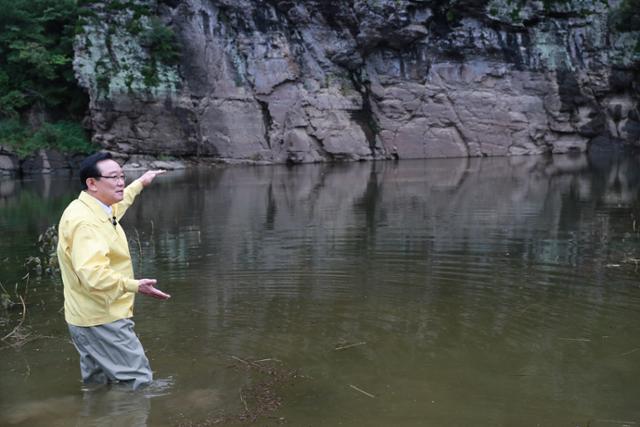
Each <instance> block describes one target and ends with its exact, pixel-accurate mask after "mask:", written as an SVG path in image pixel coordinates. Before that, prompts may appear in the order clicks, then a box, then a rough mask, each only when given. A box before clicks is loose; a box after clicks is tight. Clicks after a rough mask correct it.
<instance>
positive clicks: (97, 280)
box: [57, 153, 169, 389]
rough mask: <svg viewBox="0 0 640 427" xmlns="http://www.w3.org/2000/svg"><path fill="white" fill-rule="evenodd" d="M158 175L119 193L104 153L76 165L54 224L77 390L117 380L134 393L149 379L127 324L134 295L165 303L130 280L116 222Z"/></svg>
mask: <svg viewBox="0 0 640 427" xmlns="http://www.w3.org/2000/svg"><path fill="white" fill-rule="evenodd" d="M163 172H164V171H160V170H154V171H147V172H146V173H145V174H144V175H142V176H141V177H140V178H138V179H136V180H135V181H133V182H132V183H131V184H129V185H128V186H127V187H126V188H125V183H124V181H125V176H124V174H123V172H122V168H121V167H120V165H119V164H118V163H117V162H116V161H115V160H113V159H112V158H111V154H110V153H95V154H93V155H91V156H89V157H87V158H86V159H85V160H84V161H83V162H82V163H81V164H80V181H81V183H82V186H83V191H82V192H81V193H80V195H79V196H78V198H77V199H75V200H74V201H72V202H71V203H70V204H69V206H67V208H66V209H65V211H64V213H63V214H62V217H61V218H60V225H59V227H58V248H57V253H58V260H59V263H60V272H61V274H62V282H63V283H64V315H65V320H66V321H67V324H68V326H69V333H70V334H71V339H72V341H73V344H74V345H75V347H76V349H77V350H78V353H79V354H80V371H81V374H82V380H83V382H84V383H85V384H92V383H93V384H95V383H97V384H105V383H110V382H121V383H127V384H130V385H131V386H132V387H133V388H134V389H136V388H138V387H140V386H141V385H144V384H148V383H150V382H151V380H152V379H153V376H152V373H151V368H150V367H149V360H148V359H147V357H146V356H145V354H144V349H143V348H142V344H140V341H139V340H138V337H137V336H136V334H135V332H134V330H133V326H134V323H133V321H132V320H131V317H132V316H133V301H134V295H135V294H136V293H141V294H143V295H147V296H150V297H153V298H157V299H161V300H165V299H167V298H169V295H168V294H165V293H164V292H162V291H160V290H159V289H156V288H155V287H154V285H155V284H156V280H154V279H139V280H136V279H134V276H133V266H132V264H131V255H130V253H129V245H128V243H127V237H126V236H125V233H124V230H123V229H122V227H121V226H120V224H119V221H120V219H121V218H122V216H123V215H124V213H125V212H126V210H127V208H128V207H129V206H131V204H132V203H133V201H134V199H135V198H136V196H137V195H138V194H140V192H141V191H142V189H143V187H146V186H148V185H149V184H151V182H152V181H153V180H154V178H155V177H156V176H157V175H159V174H161V173H163Z"/></svg>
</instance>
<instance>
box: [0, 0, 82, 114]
mask: <svg viewBox="0 0 640 427" xmlns="http://www.w3.org/2000/svg"><path fill="white" fill-rule="evenodd" d="M76 20H77V8H76V3H75V1H74V0H0V114H1V115H2V116H4V117H17V116H19V113H20V112H22V111H24V110H25V109H27V108H29V107H30V106H32V105H34V104H35V103H40V104H42V105H43V106H45V107H48V108H51V109H56V110H60V109H63V110H66V112H67V113H69V114H71V115H77V116H82V115H83V114H84V111H85V109H86V96H85V95H84V94H83V93H82V91H81V90H80V89H79V88H78V86H77V84H76V82H75V78H74V75H73V69H72V67H71V62H72V60H73V38H74V35H75V23H76Z"/></svg>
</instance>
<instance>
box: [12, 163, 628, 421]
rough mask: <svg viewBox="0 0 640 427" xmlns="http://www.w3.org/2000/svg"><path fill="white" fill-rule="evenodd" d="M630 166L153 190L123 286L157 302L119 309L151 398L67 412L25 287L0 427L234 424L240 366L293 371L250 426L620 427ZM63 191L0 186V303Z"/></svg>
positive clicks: (452, 169) (66, 368) (413, 168)
mask: <svg viewBox="0 0 640 427" xmlns="http://www.w3.org/2000/svg"><path fill="white" fill-rule="evenodd" d="M639 166H640V158H637V157H634V156H633V155H628V154H627V155H625V156H621V155H618V154H615V153H614V154H609V155H598V156H595V155H594V156H591V157H590V158H588V157H586V156H580V157H573V158H570V157H555V158H552V159H544V158H536V157H523V158H510V159H502V158H501V159H475V160H469V159H453V160H430V161H403V162H399V163H392V162H387V163H360V164H345V165H333V166H331V165H312V166H301V167H295V168H287V167H253V168H249V167H231V168H222V169H207V170H200V171H188V172H184V171H183V172H172V173H170V174H168V175H165V176H163V177H161V178H160V179H159V180H158V181H157V182H155V183H154V186H152V187H150V188H149V189H147V190H145V192H143V194H142V195H141V198H140V199H138V204H137V205H136V206H135V207H134V208H132V210H131V211H130V212H129V214H128V215H127V216H126V217H125V220H124V221H123V225H124V227H125V229H126V230H127V233H128V236H129V238H130V246H131V251H132V253H133V256H134V268H135V270H136V272H137V277H155V278H157V279H158V280H159V287H161V288H162V289H163V290H165V291H167V292H169V293H171V294H172V296H173V297H172V299H171V300H170V301H168V302H166V303H163V302H157V301H155V300H149V299H144V297H138V299H137V302H136V316H135V320H136V330H137V332H138V334H139V335H140V337H141V340H142V342H143V344H144V346H145V348H146V350H147V352H148V356H149V358H150V359H151V363H152V367H153V369H154V371H155V375H156V378H158V379H159V383H158V384H157V385H155V386H154V387H152V388H151V389H150V390H147V391H146V392H144V393H131V392H126V391H122V390H118V389H110V390H104V389H103V390H95V391H84V392H83V391H82V390H81V384H80V381H79V367H78V359H77V355H76V352H75V350H74V348H73V347H72V345H71V344H70V342H69V341H68V338H67V331H66V325H65V323H64V319H63V315H62V313H61V311H60V309H61V307H62V294H61V289H60V285H59V284H56V283H55V280H52V279H50V278H48V277H47V276H46V275H44V276H42V277H41V278H38V276H37V274H35V273H34V272H32V274H31V276H30V290H29V293H28V296H27V302H28V303H29V307H28V313H27V314H28V315H27V318H26V321H25V325H27V326H28V327H29V328H30V329H29V330H30V332H31V333H32V334H33V335H34V336H38V335H42V336H43V337H41V338H39V339H37V340H34V341H30V342H28V343H27V344H26V345H24V346H22V347H14V348H7V347H6V345H5V347H4V348H3V349H1V350H0V360H2V362H1V363H2V369H1V370H0V424H9V425H12V424H15V425H24V426H27V425H28V426H67V425H78V426H85V425H122V426H127V425H149V426H164V425H181V424H182V425H189V423H193V424H194V425H197V424H198V423H204V422H206V421H207V420H209V422H212V421H215V420H218V419H220V417H221V416H222V414H225V415H227V416H229V418H227V419H226V421H225V422H223V423H221V424H218V425H236V424H240V421H239V420H238V419H237V418H235V421H233V420H234V418H233V416H234V415H237V414H242V413H243V412H244V410H245V409H246V408H247V407H248V408H249V410H250V411H251V410H253V409H254V408H255V406H254V405H255V404H256V402H255V399H254V398H252V397H251V392H252V386H255V385H256V384H260V383H261V382H263V381H264V380H265V378H268V376H265V375H261V374H258V372H257V370H255V369H243V368H242V367H243V366H244V365H243V363H242V362H239V361H238V360H237V359H236V358H240V359H242V360H245V361H249V360H251V361H255V360H262V359H277V361H274V360H271V361H266V362H256V363H257V364H258V365H261V364H264V365H269V366H277V367H279V369H281V370H282V371H287V370H293V369H295V370H297V371H298V373H299V375H298V377H297V378H295V379H289V380H287V381H284V382H283V383H281V384H280V385H279V386H278V387H276V389H275V391H276V393H277V395H266V396H262V397H264V398H265V399H266V400H270V401H273V400H276V399H280V400H281V402H282V406H281V407H280V408H279V409H278V410H276V411H275V412H271V413H267V412H265V413H266V415H265V416H262V417H260V418H258V421H257V423H256V424H257V425H276V424H277V423H278V422H281V421H282V419H284V421H286V423H287V425H292V426H337V425H341V426H471V425H473V426H536V425H541V426H578V425H579V426H587V425H589V426H623V425H629V426H634V425H639V424H640V403H639V401H638V396H639V395H640V381H639V380H638V379H639V378H640V334H638V325H640V287H639V284H640V280H639V279H640V272H639V271H638V268H637V265H636V263H635V262H634V259H635V258H640V246H639V245H638V243H639V242H640V235H639V233H638V231H639V230H640V221H638V223H637V224H636V223H635V222H634V221H635V219H636V218H637V217H638V216H639V215H640V204H639V200H638V190H639V188H640V169H639ZM76 193H77V190H76V187H75V180H73V181H72V180H69V179H68V178H67V177H35V178H31V179H25V180H22V181H15V180H9V179H3V180H0V228H1V231H2V234H1V240H0V280H1V281H2V283H3V284H4V286H5V287H6V288H7V289H9V290H12V289H13V286H14V284H15V283H16V282H20V283H22V282H21V279H20V278H21V277H22V276H23V275H24V274H25V272H26V270H25V268H24V267H23V266H22V265H21V264H22V262H23V261H24V258H25V257H27V256H29V255H31V254H33V253H34V251H36V247H35V245H34V244H33V242H34V241H35V240H36V238H37V236H38V234H39V233H41V232H42V231H43V230H44V229H45V228H46V227H47V226H48V225H50V224H52V223H54V222H57V219H58V217H59V215H60V213H61V212H62V210H63V209H64V207H65V206H66V204H67V203H68V202H69V201H70V200H71V199H72V198H74V197H75V195H76ZM4 316H5V318H6V313H5V314H4ZM10 316H11V318H10V321H9V322H7V321H6V319H5V321H4V323H3V324H0V333H2V335H3V336H4V335H5V334H6V333H8V332H9V331H10V330H11V328H12V327H13V326H14V325H15V324H16V323H17V321H19V318H20V312H19V311H15V312H12V313H10ZM340 347H346V348H343V349H338V350H336V348H340ZM255 389H256V388H255V387H254V388H253V390H255ZM268 391H269V392H270V391H271V390H268ZM254 397H255V396H254ZM245 404H246V407H245Z"/></svg>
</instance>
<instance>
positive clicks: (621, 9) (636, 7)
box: [610, 0, 640, 54]
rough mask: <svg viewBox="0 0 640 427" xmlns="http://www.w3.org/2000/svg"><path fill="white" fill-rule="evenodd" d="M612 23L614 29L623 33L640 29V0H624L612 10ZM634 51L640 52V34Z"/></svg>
mask: <svg viewBox="0 0 640 427" xmlns="http://www.w3.org/2000/svg"><path fill="white" fill-rule="evenodd" d="M610 23H611V28H612V29H613V30H615V31H618V32H621V33H625V32H633V31H640V0H623V1H622V3H620V5H619V6H618V8H617V9H615V10H613V11H612V12H611V16H610ZM634 51H635V53H636V54H640V36H639V37H638V38H637V40H636V46H635V49H634Z"/></svg>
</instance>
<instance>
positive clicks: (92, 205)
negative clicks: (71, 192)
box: [78, 191, 115, 221]
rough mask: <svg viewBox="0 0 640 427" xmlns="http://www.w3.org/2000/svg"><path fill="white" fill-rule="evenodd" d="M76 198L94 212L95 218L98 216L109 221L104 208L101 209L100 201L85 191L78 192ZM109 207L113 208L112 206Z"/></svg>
mask: <svg viewBox="0 0 640 427" xmlns="http://www.w3.org/2000/svg"><path fill="white" fill-rule="evenodd" d="M78 200H80V201H81V202H82V203H84V204H85V205H87V207H88V208H89V209H91V211H92V212H93V213H94V214H95V216H96V218H100V219H101V220H102V221H111V218H109V216H108V215H107V213H106V212H105V211H104V209H102V206H100V202H98V200H97V199H96V198H95V197H93V196H92V195H90V194H89V193H87V192H86V191H81V192H80V195H79V196H78ZM111 208H112V209H113V206H112V207H111ZM114 211H115V210H114Z"/></svg>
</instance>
